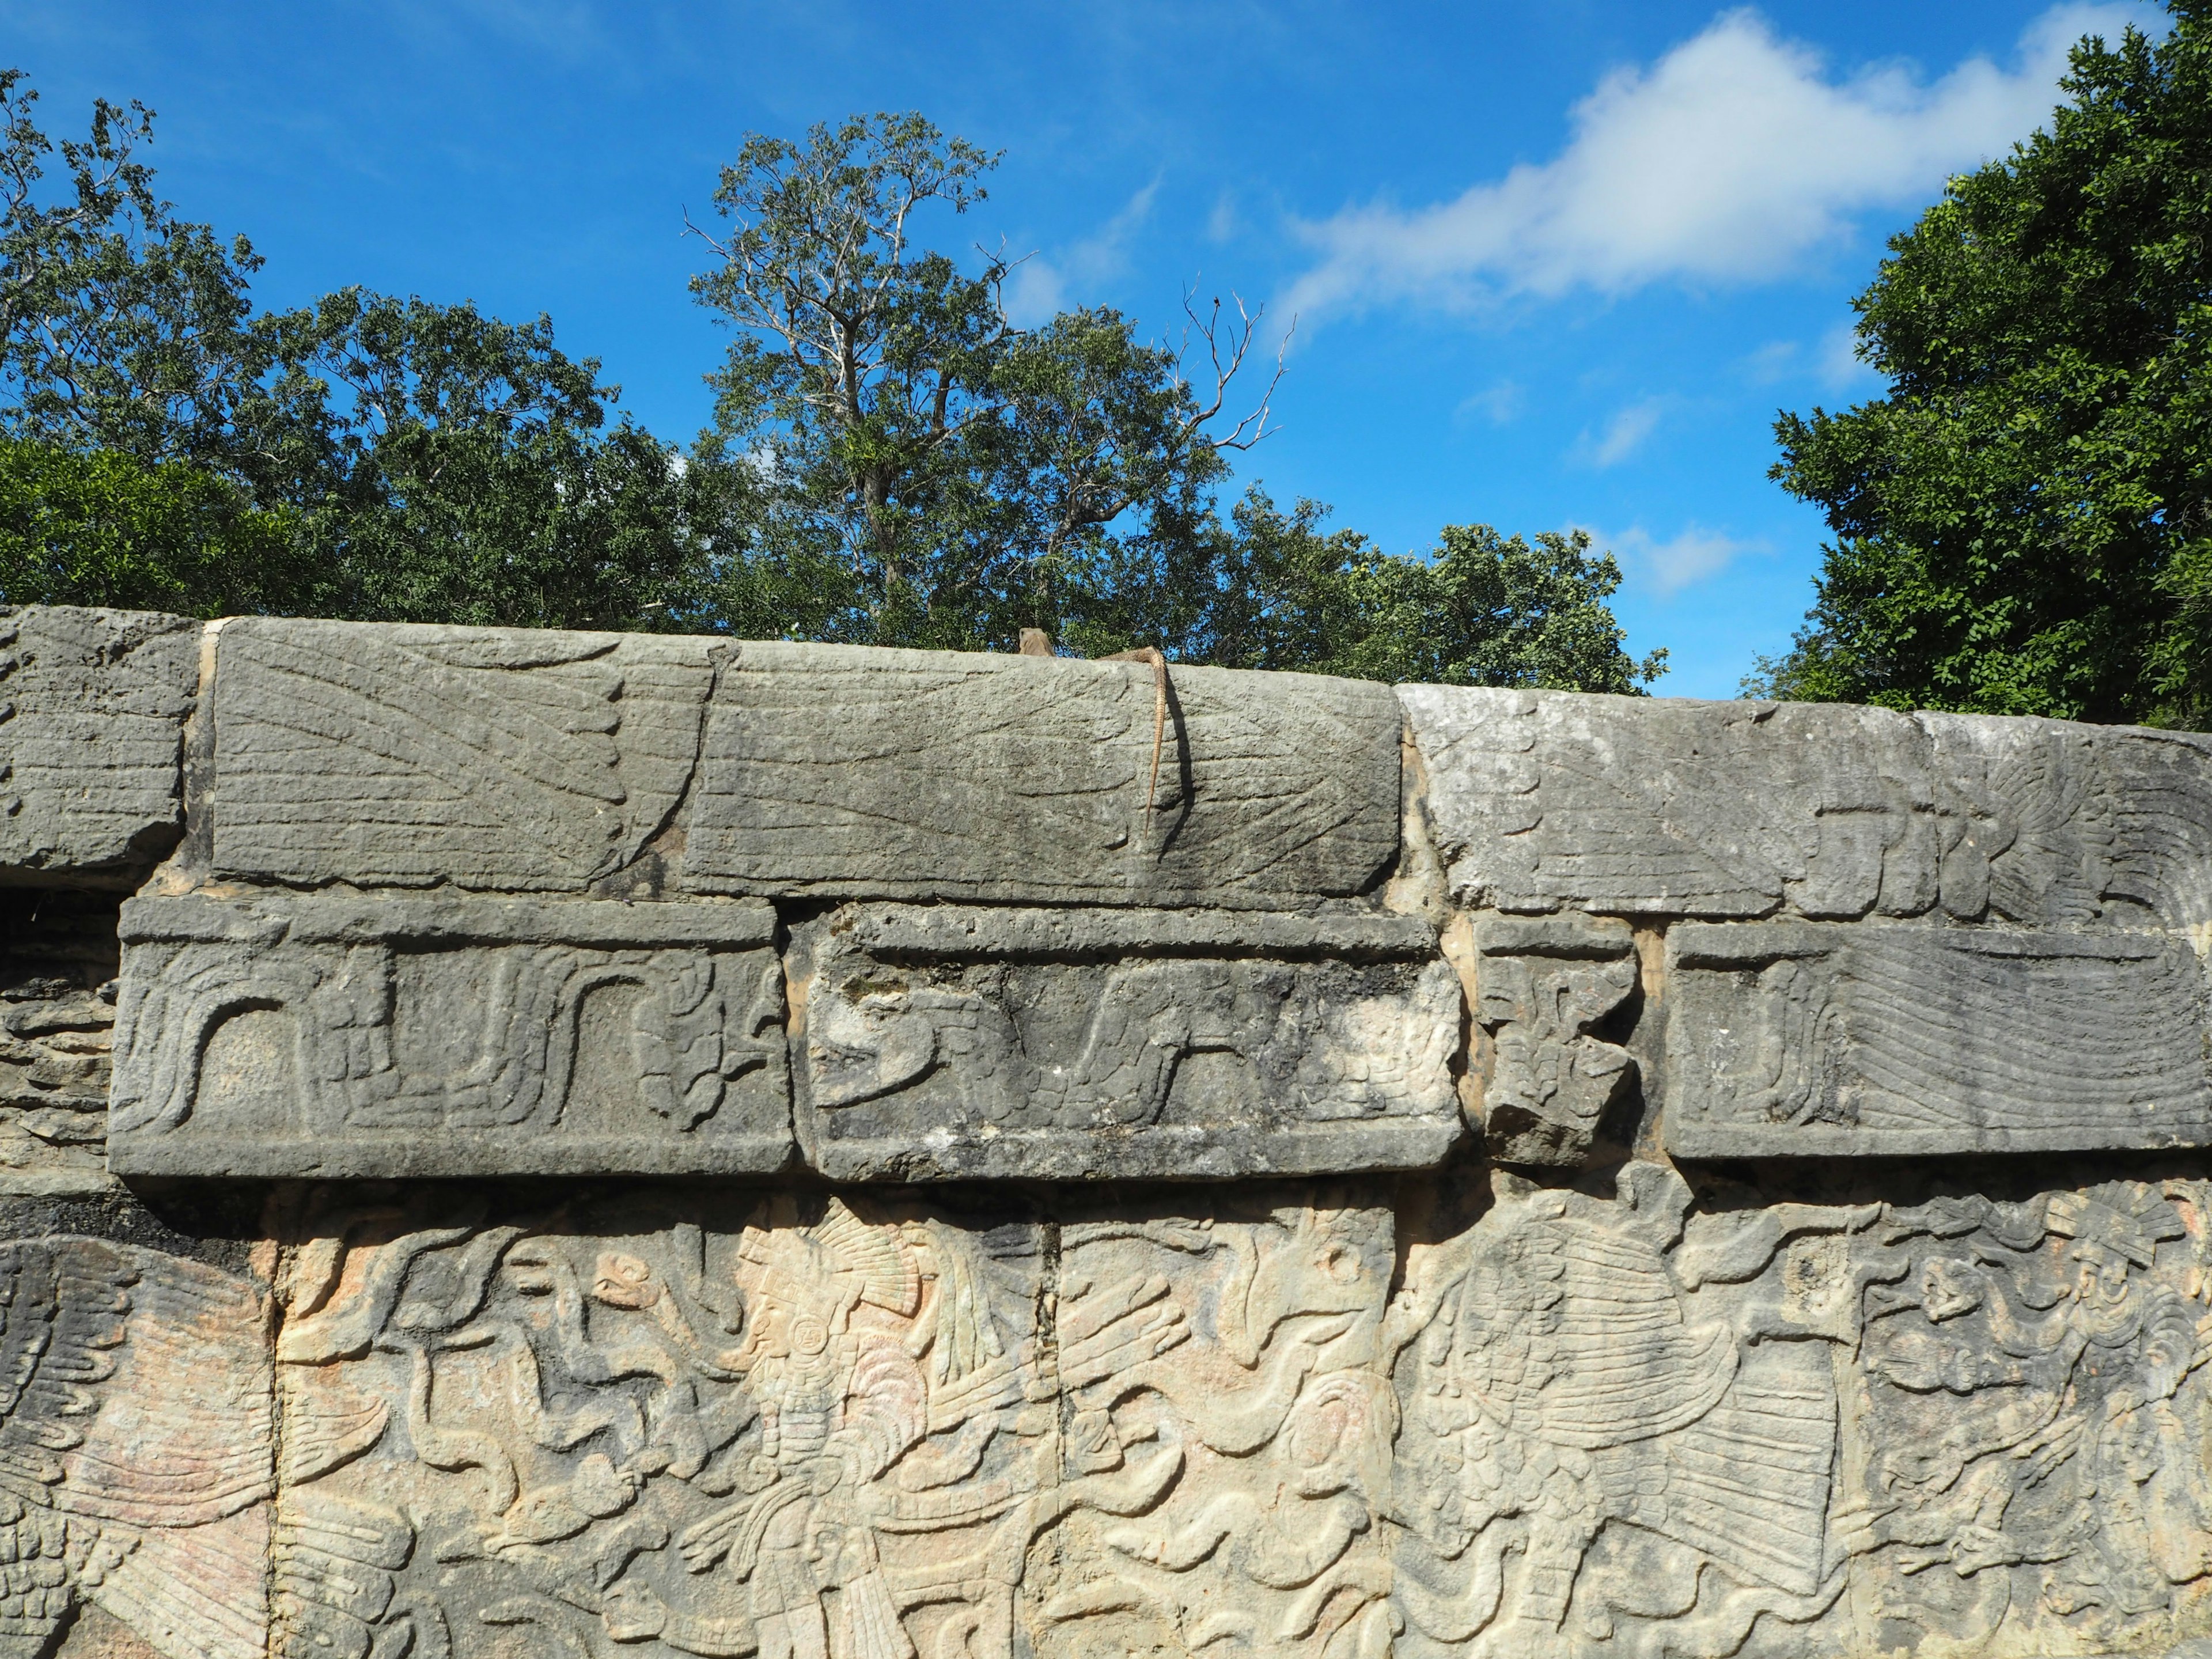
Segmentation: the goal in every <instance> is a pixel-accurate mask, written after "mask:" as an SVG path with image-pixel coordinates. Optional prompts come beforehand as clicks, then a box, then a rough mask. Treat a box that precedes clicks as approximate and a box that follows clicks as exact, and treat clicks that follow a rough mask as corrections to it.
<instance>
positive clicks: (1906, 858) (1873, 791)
mask: <svg viewBox="0 0 2212 1659" xmlns="http://www.w3.org/2000/svg"><path fill="white" fill-rule="evenodd" d="M1400 696H1401V698H1402V699H1403V701H1404V702H1405V706H1406V709H1407V715H1408V719H1409V722H1410V726H1411V729H1412V732H1413V742H1414V745H1415V748H1416V750H1418V752H1419V755H1420V757H1421V762H1422V765H1423V768H1424V771H1425V787H1426V796H1427V803H1428V811H1429V814H1430V817H1431V823H1432V825H1433V829H1434V834H1435V838H1436V841H1437V847H1438V850H1439V852H1440V853H1441V854H1442V855H1443V858H1444V860H1445V862H1446V865H1447V867H1448V870H1449V877H1450V882H1451V887H1452V891H1453V894H1454V896H1455V897H1456V898H1457V899H1458V900H1459V901H1460V902H1462V903H1463V904H1466V905H1468V906H1470V907H1479V906H1490V907H1494V908H1498V909H1500V910H1506V911H1519V912H1538V913H1541V912H1548V911H1555V910H1560V909H1583V910H1595V911H1601V912H1607V913H1611V914H1614V915H1651V916H1670V915H1680V916H1695V917H1703V918H1709V919H1712V920H1723V919H1729V918H1741V919H1749V918H1754V917H1759V916H1767V915H1791V914H1794V915H1799V916H1804V917H1808V918H1811V919H1815V920H1838V921H1844V920H1851V919H1855V918H1858V917H1865V916H1883V917H1913V916H1917V917H1929V918H1937V919H1946V918H1948V919H1955V920H1959V921H1982V920H1985V919H1986V920H2001V921H2011V922H2017V923H2021V924H2022V925H2025V926H2029V927H2076V926H2082V925H2087V924H2092V923H2097V922H2099V921H2105V922H2108V923H2112V924H2114V925H2118V926H2123V927H2127V926H2138V925H2145V924H2148V925H2154V926H2163V927H2172V928H2183V929H2185V928H2189V927H2197V926H2200V925H2203V924H2204V923H2206V922H2208V921H2212V739H2207V738H2203V737H2202V736H2198V735H2196V734H2191V733H2184V732H2150V731H2142V730H2136V729H2131V728H2127V727H2115V726H2081V725H2073V724H2069V723H2068V722H2064V721H2057V720H2026V719H2000V718H1996V717H1990V716H1977V715H1960V714H1914V715H1905V714H1892V713H1890V712H1888V711H1887V710H1884V709H1879V708H1849V707H1845V706H1842V705H1838V704H1816V703H1783V704H1779V705H1777V704H1772V703H1753V702H1691V701H1687V700H1680V699H1673V698H1644V697H1599V696H1577V695H1575V694H1572V693H1567V692H1526V691H1512V690H1484V689H1463V688H1456V687H1441V686H1407V687H1402V688H1401V690H1400Z"/></svg>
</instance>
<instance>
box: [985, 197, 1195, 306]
mask: <svg viewBox="0 0 2212 1659" xmlns="http://www.w3.org/2000/svg"><path fill="white" fill-rule="evenodd" d="M1159 193H1160V181H1159V180H1158V179H1157V178H1156V179H1153V180H1152V183H1150V184H1149V185H1146V186H1145V187H1144V188H1143V189H1142V190H1140V191H1138V192H1137V193H1136V194H1135V195H1133V196H1132V197H1130V198H1129V199H1128V200H1127V202H1125V203H1123V204H1121V211H1120V212H1118V213H1116V214H1115V216H1113V217H1112V218H1111V219H1109V220H1108V221H1107V222H1105V223H1104V224H1103V225H1102V226H1100V227H1099V228H1098V230H1097V232H1096V233H1095V234H1092V235H1090V236H1086V237H1085V238H1084V239H1083V240H1081V241H1079V242H1077V243H1075V244H1073V246H1070V247H1068V248H1067V249H1066V250H1065V251H1064V252H1061V253H1060V256H1059V257H1058V258H1054V259H1048V258H1044V257H1043V256H1042V254H1035V253H1033V254H1031V255H1030V257H1029V258H1026V259H1024V260H1023V261H1022V263H1021V264H1018V265H1016V266H1015V267H1014V274H1013V275H1012V276H1011V277H1009V278H1008V279H1007V282H1006V314H1007V315H1008V316H1010V317H1012V319H1013V320H1014V321H1015V323H1016V324H1017V325H1019V326H1021V327H1023V328H1029V327H1032V326H1034V325H1036V324H1038V323H1042V322H1044V321H1046V320H1047V319H1049V318H1050V317H1051V316H1052V315H1053V313H1055V312H1060V311H1065V310H1066V309H1067V307H1068V303H1069V301H1070V300H1071V298H1072V299H1073V301H1074V303H1076V304H1078V305H1083V304H1086V303H1095V302H1096V301H1095V295H1091V294H1088V293H1084V292H1079V291H1076V292H1072V291H1071V289H1070V284H1071V283H1074V284H1078V285H1079V287H1081V288H1085V289H1087V288H1089V287H1090V286H1091V285H1092V284H1095V283H1102V282H1105V281H1108V280H1109V279H1110V278H1112V277H1115V276H1119V275H1121V272H1122V271H1123V270H1126V269H1127V266H1128V263H1129V254H1128V245H1129V239H1130V238H1131V237H1133V235H1135V234H1136V233H1137V232H1138V231H1139V229H1140V228H1143V226H1144V223H1145V221H1146V220H1147V219H1149V218H1151V217H1152V198H1153V197H1156V196H1158V194H1159Z"/></svg>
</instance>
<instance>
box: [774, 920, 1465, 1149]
mask: <svg viewBox="0 0 2212 1659" xmlns="http://www.w3.org/2000/svg"><path fill="white" fill-rule="evenodd" d="M796 943H797V948H799V950H800V951H801V952H802V961H803V963H804V967H803V969H802V970H801V975H800V976H801V977H802V978H803V979H804V981H805V983H806V985H807V987H808V988H807V991H806V1012H805V1018H806V1041H805V1056H806V1058H805V1086H804V1087H803V1089H802V1090H801V1091H800V1093H799V1139H800V1144H801V1146H803V1147H804V1148H805V1152H806V1156H807V1158H808V1161H809V1162H810V1163H811V1164H812V1165H813V1166H814V1167H815V1168H816V1169H817V1170H820V1171H821V1172H822V1173H823V1175H826V1176H829V1177H830V1178H832V1179H834V1180H860V1181H874V1180H896V1181H910V1180H924V1179H939V1178H945V1177H960V1176H981V1177H1006V1178H1018V1179H1037V1180H1089V1179H1145V1178H1152V1179H1160V1178H1165V1179H1176V1178H1194V1177H1234V1176H1260V1175H1272V1174H1320V1173H1335V1172H1344V1171H1351V1170H1376V1169H1412V1168H1420V1167H1424V1166H1426V1165H1430V1164H1435V1163H1437V1161H1439V1160H1440V1159H1442V1158H1443V1156H1444V1155H1445V1153H1446V1152H1449V1149H1450V1148H1451V1147H1452V1146H1454V1145H1455V1143H1456V1142H1457V1141H1458V1140H1459V1139H1460V1138H1461V1136H1462V1124H1461V1119H1460V1115H1459V1107H1458V1103H1457V1097H1456V1095H1455V1092H1454V1090H1453V1085H1452V1079H1451V1074H1450V1061H1451V1060H1452V1057H1453V1055H1454V1054H1455V1053H1456V1052H1457V1051H1458V1048H1459V1046H1460V1023H1461V1013H1460V1007H1461V1004H1460V994H1459V987H1458V981H1457V978H1456V976H1455V975H1454V973H1453V972H1452V970H1451V969H1450V968H1449V966H1448V965H1447V964H1446V963H1444V962H1443V960H1442V959H1441V958H1440V957H1438V956H1437V951H1436V939H1435V934H1434V933H1433V931H1432V930H1431V929H1430V928H1429V927H1428V926H1427V925H1426V924H1425V923H1423V922H1420V921H1417V920H1415V919H1413V918H1410V917H1402V916H1378V917H1373V918H1364V919H1361V918H1351V917H1331V918H1326V919H1316V920H1312V921H1308V920H1305V919H1302V918H1298V917H1294V916H1281V915H1264V914H1244V915H1214V916H1200V917H1194V916H1192V915H1187V914H1183V913H1167V914H1160V915H1155V914H1152V913H1149V912H1131V911H1110V910H1097V909H1093V910H1070V911H1050V912H1047V911H1037V910H1025V909H1011V908H1010V909H1000V908H986V907H974V908H967V907H951V906H939V907H933V908H927V909H920V910H916V909H910V908H903V907H895V906H863V905H855V906H848V908H845V909H842V910H840V911H838V912H837V913H836V915H834V916H833V917H831V918H830V919H829V921H828V923H827V924H826V925H825V926H820V927H817V929H815V930H814V931H812V932H811V933H810V934H809V935H807V936H806V937H804V938H802V939H799V941H797V942H796Z"/></svg>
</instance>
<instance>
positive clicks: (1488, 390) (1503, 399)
mask: <svg viewBox="0 0 2212 1659" xmlns="http://www.w3.org/2000/svg"><path fill="white" fill-rule="evenodd" d="M1527 401H1528V398H1527V397H1526V395H1525V394H1524V393H1523V392H1522V390H1521V386H1520V383H1519V382H1518V381H1516V380H1493V381H1492V382H1491V384H1490V385H1488V386H1485V387H1483V388H1482V390H1481V391H1480V392H1470V393H1468V395H1467V396H1466V397H1464V398H1461V399H1460V402H1459V407H1458V408H1456V409H1455V410H1453V411H1452V413H1453V414H1454V415H1455V416H1457V417H1458V418H1459V419H1462V420H1467V419H1470V418H1472V417H1474V416H1481V417H1482V418H1483V419H1484V420H1486V421H1488V422H1490V423H1491V425H1492V426H1506V425H1510V423H1511V422H1514V421H1516V420H1517V419H1519V418H1520V415H1521V410H1522V405H1523V404H1526V403H1527Z"/></svg>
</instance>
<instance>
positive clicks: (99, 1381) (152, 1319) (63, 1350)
mask: <svg viewBox="0 0 2212 1659" xmlns="http://www.w3.org/2000/svg"><path fill="white" fill-rule="evenodd" d="M269 1314H270V1310H269V1307H268V1303H267V1298H266V1297H264V1295H262V1294H261V1293H260V1292H259V1291H257V1290H255V1289H254V1288H253V1287H252V1285H248V1284H247V1283H246V1282H245V1281H244V1280H242V1279H238V1278H236V1277H235V1276H234V1275H232V1274H229V1273H223V1272H222V1271H220V1270H219V1269H216V1268H215V1267H209V1266H207V1265H205V1264H204V1263H201V1262H198V1261H190V1260H187V1259H185V1258H181V1257H178V1256H172V1255H165V1254H163V1253H161V1252H160V1251H157V1250H151V1249H143V1248H140V1247H138V1246H136V1245H130V1244H120V1243H111V1242H109V1241H107V1240H105V1239H98V1238H86V1237H69V1236H55V1237H38V1238H25V1239H16V1240H12V1241H9V1242H8V1243H0V1348H4V1352H5V1354H6V1356H7V1369H6V1383H5V1386H4V1388H0V1494H4V1496H0V1515H4V1516H5V1517H6V1518H5V1519H0V1640H4V1641H5V1642H6V1643H7V1644H8V1645H9V1649H10V1650H12V1651H14V1652H17V1653H21V1654H26V1655H29V1654H38V1653H42V1652H46V1651H47V1650H49V1649H48V1644H50V1643H52V1641H53V1639H54V1638H55V1636H56V1634H57V1632H60V1631H61V1630H62V1629H63V1628H64V1626H67V1625H68V1623H69V1622H70V1619H71V1617H72V1616H73V1615H74V1614H76V1613H77V1612H78V1611H79V1610H80V1609H82V1608H91V1609H95V1610H97V1613H99V1614H100V1615H104V1620H112V1621H113V1623H114V1624H115V1625H117V1626H121V1629H122V1632H128V1635H127V1637H123V1636H121V1633H120V1632H118V1638H119V1639H118V1641H117V1643H116V1644H115V1647H114V1648H112V1649H111V1650H112V1651H125V1652H127V1651H129V1650H130V1648H129V1647H128V1646H125V1642H128V1643H130V1644H143V1649H144V1650H151V1651H152V1652H154V1653H155V1654H158V1655H160V1656H161V1659H261V1656H263V1655H264V1653H265V1652H266V1651H267V1641H268V1638H267V1628H268V1601H267V1595H266V1592H265V1589H264V1579H265V1575H266V1573H267V1570H268V1546H269V1509H270V1505H269V1498H270V1492H271V1490H272V1486H273V1480H274V1473H275V1472H274V1468H273V1459H274V1444H275V1442H274V1436H273V1433H272V1427H273V1424H272V1418H273V1415H274V1410H273V1407H274V1402H273V1399H272V1393H273V1390H272V1387H271V1379H270V1318H269ZM104 1620H98V1621H96V1622H103V1621H104Z"/></svg>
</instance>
